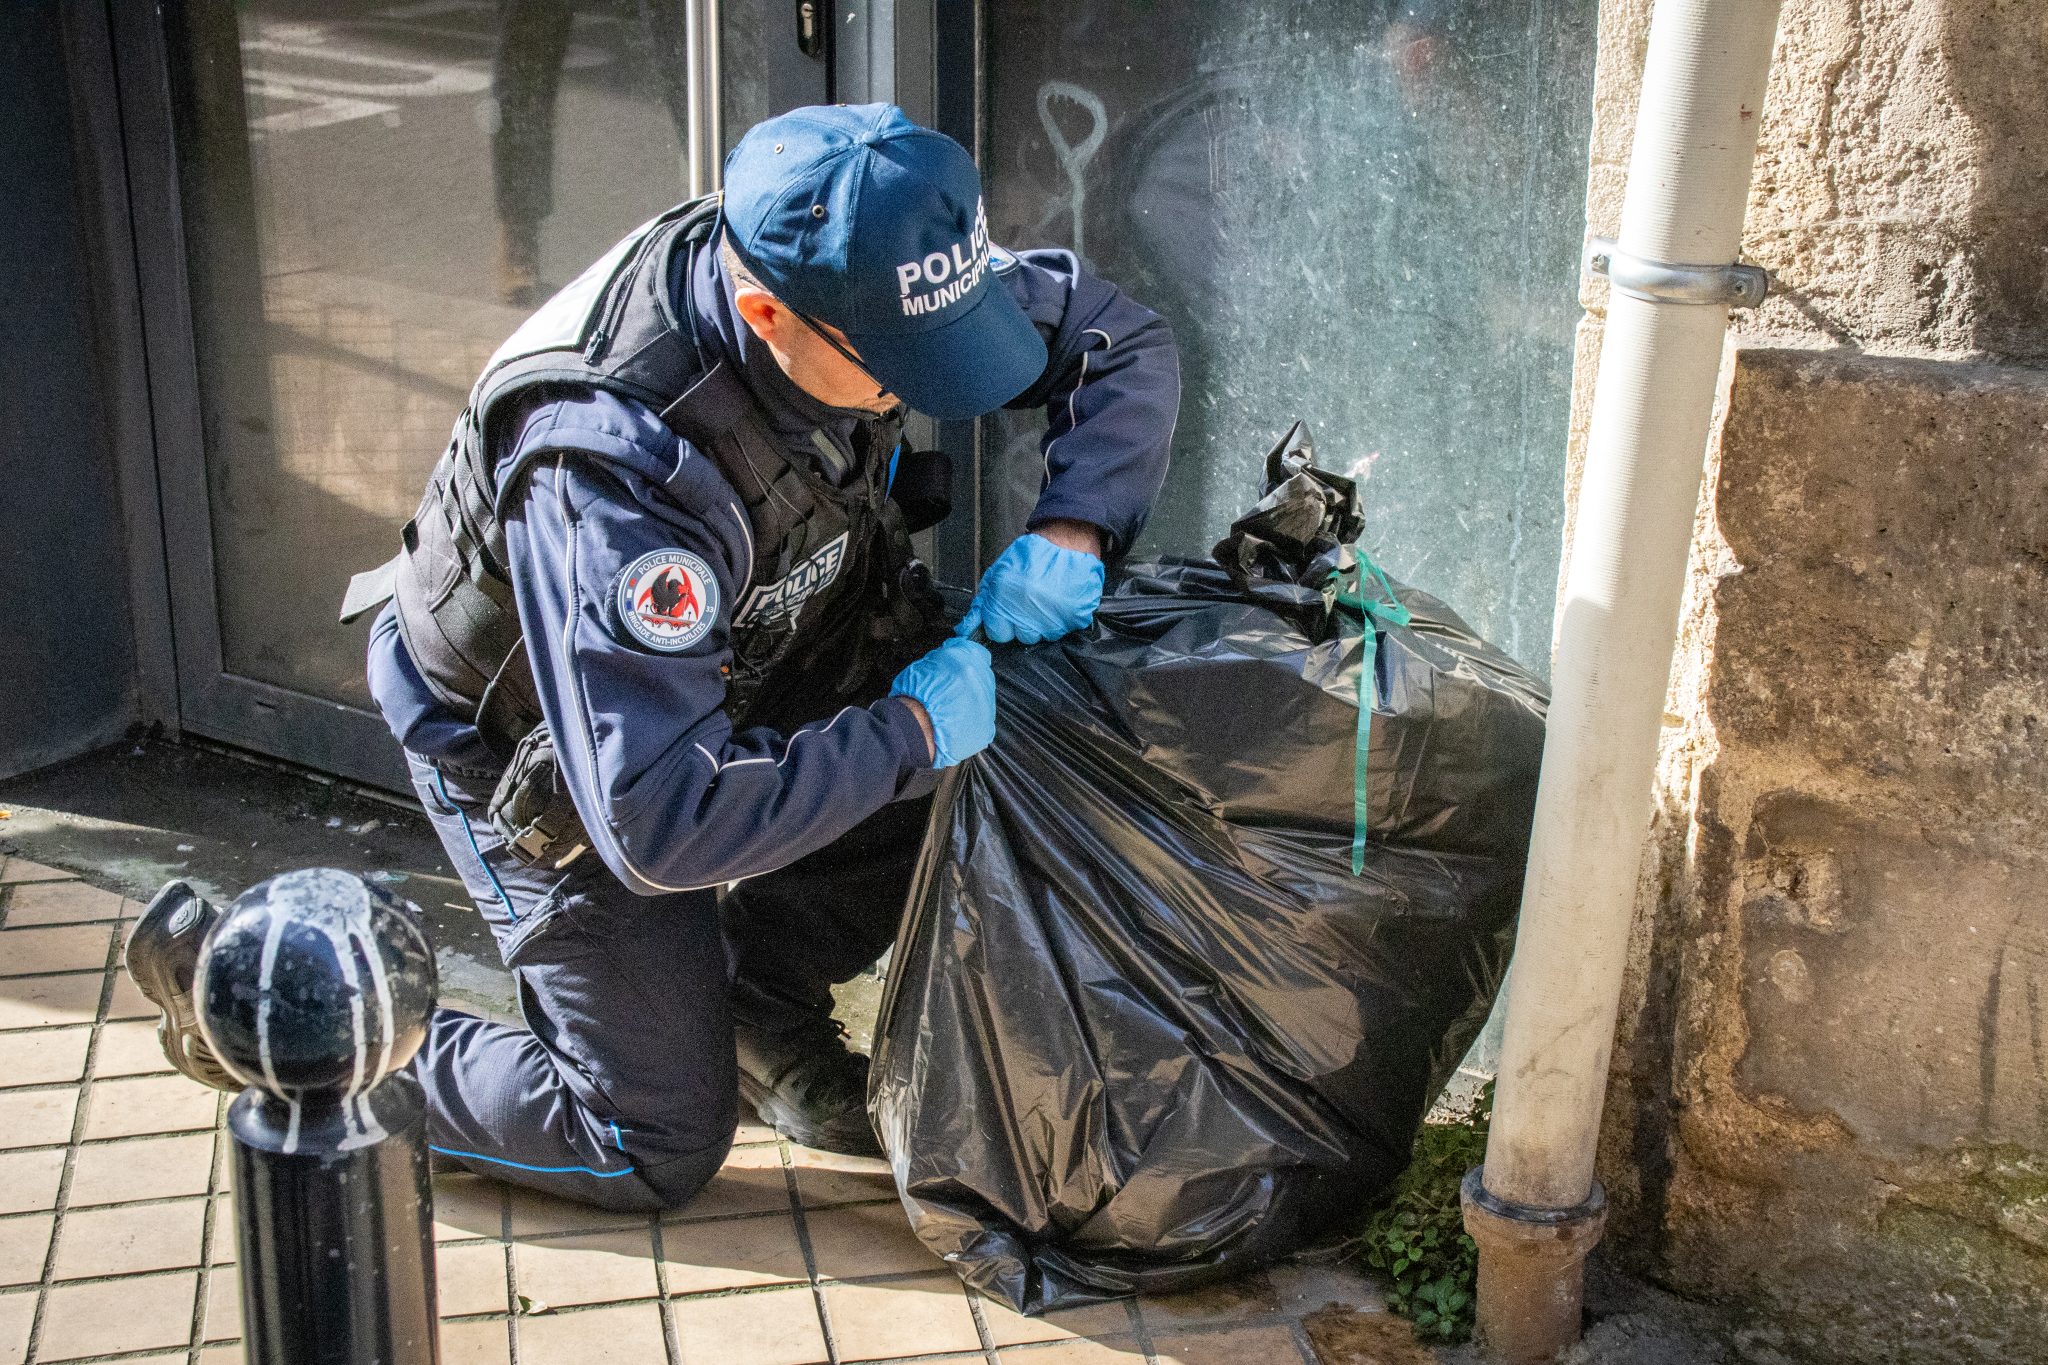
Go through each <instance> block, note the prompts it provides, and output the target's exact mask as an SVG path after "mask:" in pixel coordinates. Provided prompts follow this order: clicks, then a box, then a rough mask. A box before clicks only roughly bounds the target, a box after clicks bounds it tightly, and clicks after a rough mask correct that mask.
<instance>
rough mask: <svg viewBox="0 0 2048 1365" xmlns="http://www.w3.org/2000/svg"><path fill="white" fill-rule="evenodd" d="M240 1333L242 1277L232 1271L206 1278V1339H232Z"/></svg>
mask: <svg viewBox="0 0 2048 1365" xmlns="http://www.w3.org/2000/svg"><path fill="white" fill-rule="evenodd" d="M241 1335H242V1277H241V1276H240V1275H237V1274H234V1273H233V1272H232V1271H230V1272H229V1273H227V1274H225V1275H209V1276H208V1277H207V1280H206V1326H205V1328H204V1339H205V1340H207V1341H233V1340H234V1339H235V1338H236V1337H239V1336H241Z"/></svg>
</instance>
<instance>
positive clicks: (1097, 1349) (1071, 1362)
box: [996, 1337, 1292, 1365]
mask: <svg viewBox="0 0 2048 1365" xmlns="http://www.w3.org/2000/svg"><path fill="white" fill-rule="evenodd" d="M996 1358H997V1359H999V1360H1001V1361H1002V1362H1003V1365H1143V1362H1144V1360H1145V1348H1144V1347H1142V1346H1140V1345H1139V1344H1138V1339H1137V1338H1136V1337H1117V1338H1113V1339H1111V1340H1106V1341H1062V1342H1056V1343H1054V1344H1052V1345H1049V1346H1011V1347H1007V1348H1005V1349H1004V1350H1003V1351H1001V1352H999V1353H998V1355H997V1357H996ZM1244 1365H1267V1363H1266V1362H1265V1361H1256V1362H1254V1361H1246V1362H1244ZM1288 1365H1292V1363H1291V1362H1289V1363H1288Z"/></svg>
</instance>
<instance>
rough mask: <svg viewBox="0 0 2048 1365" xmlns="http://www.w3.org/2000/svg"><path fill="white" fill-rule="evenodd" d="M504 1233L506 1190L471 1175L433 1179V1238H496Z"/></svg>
mask: <svg viewBox="0 0 2048 1365" xmlns="http://www.w3.org/2000/svg"><path fill="white" fill-rule="evenodd" d="M504 1230H505V1186H503V1185H501V1184H499V1183H498V1182H497V1181H495V1180H486V1179H484V1177H482V1176H480V1175H471V1174H469V1173H468V1172H463V1173H461V1174H450V1175H437V1176H435V1177H434V1238H435V1240H436V1241H441V1242H447V1241H453V1240H456V1239H459V1238H463V1237H496V1236H498V1235H500V1234H501V1233H503V1232H504Z"/></svg>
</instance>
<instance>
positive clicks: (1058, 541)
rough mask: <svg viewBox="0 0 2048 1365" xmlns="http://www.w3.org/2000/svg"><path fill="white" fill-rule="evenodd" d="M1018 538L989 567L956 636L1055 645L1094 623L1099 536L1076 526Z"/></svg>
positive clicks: (1057, 524) (1056, 525) (1099, 596)
mask: <svg viewBox="0 0 2048 1365" xmlns="http://www.w3.org/2000/svg"><path fill="white" fill-rule="evenodd" d="M1042 530H1043V534H1041V533H1040V532H1038V531H1034V532H1030V533H1029V534H1026V535H1021V536H1018V537H1017V538H1016V539H1015V540H1013V541H1011V542H1010V548H1009V549H1007V550H1005V551H1003V553H1002V554H1001V555H1000V556H999V557H998V558H997V559H996V562H995V563H993V564H991V565H989V566H988V572H987V573H985V574H983V575H982V576H981V587H980V589H979V590H978V591H976V593H975V594H974V602H973V604H972V605H971V606H969V607H968V609H967V616H966V619H964V620H962V621H961V622H960V626H959V629H958V630H957V631H955V632H954V633H955V634H957V635H963V636H965V635H972V634H973V633H974V631H975V629H976V628H977V627H979V628H980V630H981V631H982V633H983V634H985V635H986V636H987V637H988V638H989V639H991V640H994V641H998V642H1007V641H1010V640H1021V641H1022V642H1023V643H1025V644H1027V645H1035V644H1037V643H1039V642H1040V641H1041V640H1057V639H1059V638H1060V637H1061V636H1062V635H1066V634H1068V633H1069V632H1071V631H1076V630H1079V629H1081V628H1082V627H1083V626H1085V625H1087V624H1088V623H1089V622H1090V621H1093V620H1094V619H1095V608H1096V607H1098V606H1100V605H1101V604H1102V556H1101V555H1100V553H1090V551H1089V550H1088V549H1081V548H1076V547H1077V546H1082V545H1088V546H1091V547H1095V548H1098V549H1099V547H1100V545H1101V543H1102V542H1101V533H1100V532H1098V531H1097V530H1096V529H1095V528H1094V527H1092V526H1086V525H1083V524H1082V523H1080V522H1053V523H1050V524H1049V525H1047V526H1045V527H1044V528H1042Z"/></svg>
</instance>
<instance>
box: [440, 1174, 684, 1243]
mask: <svg viewBox="0 0 2048 1365" xmlns="http://www.w3.org/2000/svg"><path fill="white" fill-rule="evenodd" d="M505 1190H506V1193H507V1195H508V1197H509V1198H510V1200H511V1210H512V1235H513V1236H514V1237H545V1236H547V1235H549V1234H550V1233H556V1232H599V1231H606V1230H609V1229H612V1228H629V1227H645V1226H647V1224H648V1216H647V1215H646V1214H644V1213H614V1212H612V1211H611V1210H609V1209H599V1208H592V1207H591V1206H590V1205H588V1204H578V1203H575V1202H573V1201H571V1200H568V1199H557V1198H555V1197H554V1196H553V1195H548V1194H541V1193H540V1192H539V1191H537V1190H522V1189H520V1188H518V1187H517V1186H506V1187H505ZM471 1235H472V1236H474V1235H475V1234H471ZM493 1235H495V1231H494V1233H493Z"/></svg>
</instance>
